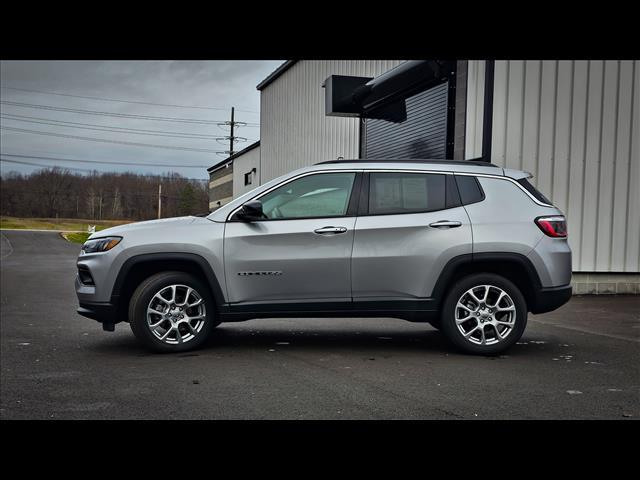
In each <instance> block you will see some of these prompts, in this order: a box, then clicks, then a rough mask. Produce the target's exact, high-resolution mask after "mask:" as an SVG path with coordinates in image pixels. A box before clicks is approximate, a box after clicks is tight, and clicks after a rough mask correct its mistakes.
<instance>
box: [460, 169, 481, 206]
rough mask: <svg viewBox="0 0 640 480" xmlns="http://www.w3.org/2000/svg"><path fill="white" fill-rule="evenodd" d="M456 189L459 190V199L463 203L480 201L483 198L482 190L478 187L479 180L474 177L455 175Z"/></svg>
mask: <svg viewBox="0 0 640 480" xmlns="http://www.w3.org/2000/svg"><path fill="white" fill-rule="evenodd" d="M456 182H457V183H458V190H459V191H460V199H461V200H462V203H463V205H469V204H471V203H476V202H481V201H482V200H484V192H483V191H482V188H481V187H480V182H478V179H477V178H476V177H471V176H468V175H456Z"/></svg>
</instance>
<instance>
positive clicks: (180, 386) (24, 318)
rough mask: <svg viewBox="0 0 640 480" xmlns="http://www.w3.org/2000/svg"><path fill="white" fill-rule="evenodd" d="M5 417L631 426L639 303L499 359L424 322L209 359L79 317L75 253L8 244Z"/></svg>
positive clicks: (540, 336)
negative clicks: (148, 346) (457, 346)
mask: <svg viewBox="0 0 640 480" xmlns="http://www.w3.org/2000/svg"><path fill="white" fill-rule="evenodd" d="M0 241H1V246H2V251H1V256H2V274H1V281H2V285H1V308H2V314H1V323H0V337H1V357H0V358H1V364H2V370H1V378H0V397H1V407H0V416H1V418H2V419H136V418H145V419H620V420H632V419H637V418H639V417H640V297H637V296H635V297H634V296H599V297H574V298H573V299H572V300H571V301H570V302H569V303H568V304H567V305H565V306H563V307H562V308H560V309H559V310H557V311H555V312H551V313H548V314H544V315H536V316H533V315H532V316H530V317H529V325H528V328H527V330H526V332H525V334H524V336H523V338H522V340H521V341H520V342H519V343H518V344H517V345H515V346H514V347H513V348H512V349H511V350H509V351H508V352H507V354H505V355H502V356H499V357H475V356H469V355H463V354H460V353H457V352H456V351H454V350H453V349H452V348H451V347H450V346H449V345H448V344H447V343H446V342H445V340H444V338H443V337H442V335H441V334H440V333H439V332H438V331H436V330H434V329H433V328H431V327H430V326H429V325H428V324H417V323H409V322H405V321H402V320H396V319H266V320H252V321H248V322H243V323H235V324H222V325H221V326H220V327H218V328H217V329H216V332H215V335H214V336H213V338H211V340H210V341H209V342H208V344H207V345H206V346H205V348H203V349H201V350H198V351H195V352H189V353H184V354H178V355H157V354H151V353H148V352H147V351H145V350H143V349H142V348H141V347H140V346H139V345H138V343H137V342H136V340H135V338H134V337H133V334H132V333H131V331H130V329H129V326H128V325H127V324H124V323H121V324H118V325H117V326H116V331H115V332H114V333H109V332H103V331H102V328H101V326H100V324H98V323H97V322H95V321H93V320H89V319H86V318H84V317H80V316H79V315H77V314H76V313H75V311H76V308H77V300H76V296H75V292H74V287H73V281H74V278H75V259H76V256H77V253H78V250H79V247H78V245H74V244H70V243H67V242H66V241H65V240H64V239H62V238H61V237H60V236H59V234H57V233H54V232H27V231H22V232H20V231H3V232H2V235H1V240H0Z"/></svg>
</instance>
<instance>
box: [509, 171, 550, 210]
mask: <svg viewBox="0 0 640 480" xmlns="http://www.w3.org/2000/svg"><path fill="white" fill-rule="evenodd" d="M517 182H518V183H519V184H520V185H522V186H523V187H524V188H525V190H526V191H527V192H529V193H530V194H531V195H533V196H534V198H536V199H537V200H538V201H540V202H542V203H546V204H548V205H552V203H551V200H549V199H548V198H547V197H545V196H544V195H543V194H542V193H540V191H539V190H538V189H537V188H536V187H534V186H533V185H531V183H530V182H529V180H527V179H526V178H521V179H519V180H517Z"/></svg>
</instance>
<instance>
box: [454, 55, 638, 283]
mask: <svg viewBox="0 0 640 480" xmlns="http://www.w3.org/2000/svg"><path fill="white" fill-rule="evenodd" d="M639 69H640V62H638V61H568V60H567V61H515V60H511V61H497V62H496V63H495V84H494V107H493V108H494V109H493V132H492V146H491V148H492V158H491V161H492V162H493V163H496V164H497V165H501V166H505V167H508V168H516V169H522V170H527V171H530V172H531V173H532V174H533V175H534V176H535V177H534V179H533V180H532V183H534V184H535V185H536V186H537V188H539V189H540V190H541V191H542V192H543V193H544V194H545V195H547V196H549V197H550V198H551V200H552V201H553V202H554V204H555V205H557V206H558V207H559V208H560V209H561V210H562V211H563V212H565V214H566V215H567V219H568V223H569V243H570V244H571V248H572V250H573V269H574V271H582V272H638V271H640V213H639V211H640V187H639V185H640V147H639V145H638V143H639V136H640V119H639V115H640V71H639ZM468 81H469V84H468V85H469V86H468V93H467V96H468V103H467V106H468V112H467V129H466V133H467V142H466V146H467V153H466V155H465V156H466V158H471V157H475V156H479V154H480V153H481V148H482V142H481V135H482V97H483V95H484V86H483V85H480V83H481V82H484V62H479V61H472V62H469V74H468Z"/></svg>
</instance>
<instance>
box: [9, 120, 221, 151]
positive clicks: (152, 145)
mask: <svg viewBox="0 0 640 480" xmlns="http://www.w3.org/2000/svg"><path fill="white" fill-rule="evenodd" d="M0 130H8V131H12V132H19V133H32V134H36V135H47V136H51V137H61V138H73V139H75V140H85V141H91V142H101V143H115V144H121V145H131V146H134V147H151V148H164V149H169V150H186V151H191V152H204V153H218V152H220V150H211V149H208V148H191V147H177V146H171V145H155V144H151V143H139V142H125V141H123V140H108V139H106V138H94V137H81V136H78V135H66V134H62V133H53V132H43V131H41V130H28V129H24V128H14V127H5V126H0Z"/></svg>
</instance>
